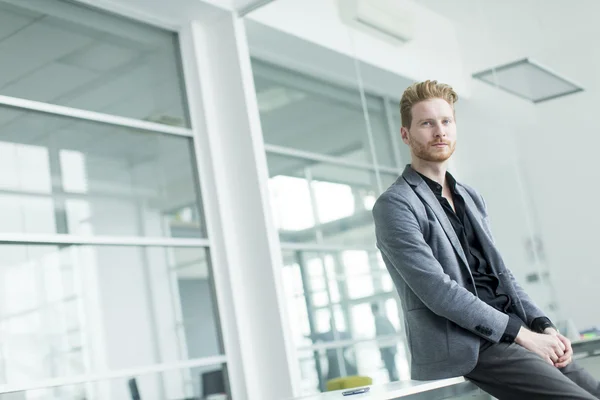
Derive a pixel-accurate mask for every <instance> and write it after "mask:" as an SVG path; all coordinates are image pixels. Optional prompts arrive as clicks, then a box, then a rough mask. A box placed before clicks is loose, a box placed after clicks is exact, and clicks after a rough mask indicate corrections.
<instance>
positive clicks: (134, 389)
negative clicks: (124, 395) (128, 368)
mask: <svg viewBox="0 0 600 400" xmlns="http://www.w3.org/2000/svg"><path fill="white" fill-rule="evenodd" d="M127 385H128V386H129V394H130V395H131V400H142V397H141V396H140V391H139V389H138V385H137V381H136V380H135V378H131V379H130V380H129V381H127Z"/></svg>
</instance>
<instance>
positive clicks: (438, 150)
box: [373, 81, 600, 400]
mask: <svg viewBox="0 0 600 400" xmlns="http://www.w3.org/2000/svg"><path fill="white" fill-rule="evenodd" d="M457 100H458V96H457V95H456V93H455V92H454V90H453V89H452V88H451V87H450V86H448V85H445V84H440V83H437V82H436V81H425V82H421V83H417V84H414V85H412V86H410V87H409V88H408V89H406V91H405V92H404V94H403V96H402V100H401V102H400V112H401V117H402V128H401V135H402V140H403V141H404V143H406V144H407V145H408V146H409V147H410V151H411V157H412V160H411V164H410V165H408V166H407V167H406V169H405V170H404V173H403V174H402V176H401V177H399V178H398V180H397V181H396V182H395V183H394V184H393V185H392V186H391V187H390V188H389V189H388V190H387V191H386V192H385V193H383V194H382V195H381V197H380V198H379V199H378V200H377V202H376V204H375V206H374V208H373V215H374V218H375V226H376V234H377V246H378V247H379V249H380V250H381V254H382V256H383V259H384V261H385V264H386V266H387V269H388V270H389V272H390V274H391V276H392V278H393V280H394V283H395V285H396V288H397V290H398V292H399V294H400V296H401V299H402V307H403V309H404V315H405V320H406V321H405V323H406V326H407V336H408V341H409V347H410V351H411V355H412V366H411V367H412V368H411V373H412V377H413V379H418V380H430V379H441V378H450V377H455V376H465V377H466V378H467V379H469V380H471V381H472V382H473V383H475V384H476V385H477V386H479V387H480V388H482V389H483V390H484V391H486V392H488V393H490V394H491V395H493V396H494V397H496V398H498V399H510V400H518V399H528V400H529V399H557V400H558V399H560V400H567V399H596V398H600V388H599V383H598V381H596V380H595V379H594V378H593V377H592V376H590V374H588V373H587V372H586V371H585V370H583V369H582V368H580V367H579V366H577V365H576V364H575V363H573V361H572V359H571V357H572V355H573V350H572V348H571V343H570V341H569V340H568V339H567V338H566V337H564V336H563V335H561V334H560V333H558V331H557V330H556V329H555V328H554V326H553V325H552V323H551V322H550V320H549V319H548V318H546V316H545V315H544V313H543V312H542V310H540V309H539V308H538V307H537V306H536V305H535V304H534V303H533V301H532V300H531V299H530V298H529V296H528V295H527V294H526V293H525V291H524V290H523V288H522V287H521V286H520V285H519V284H518V283H517V282H516V280H515V278H514V276H513V275H512V273H511V272H510V270H509V269H508V268H507V267H506V266H505V265H504V262H503V260H502V257H501V255H500V253H499V252H498V249H497V248H496V246H495V245H494V241H493V238H492V234H491V229H490V224H489V221H488V218H487V216H488V214H487V210H486V205H485V202H484V200H483V198H482V197H481V196H480V195H479V194H478V193H477V192H476V191H475V190H473V189H472V188H470V187H469V186H466V185H463V184H460V183H458V182H456V180H455V179H454V178H453V177H452V175H451V174H450V173H448V172H447V166H448V160H449V159H450V156H452V154H453V153H454V149H455V147H456V122H455V113H454V103H455V102H456V101H457ZM515 222H517V221H515Z"/></svg>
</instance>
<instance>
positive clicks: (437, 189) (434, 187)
mask: <svg viewBox="0 0 600 400" xmlns="http://www.w3.org/2000/svg"><path fill="white" fill-rule="evenodd" d="M417 174H419V175H420V176H421V178H423V180H424V181H425V183H427V186H429V188H430V189H431V191H432V192H433V193H434V194H436V195H438V196H441V195H442V185H440V184H439V183H437V182H436V181H434V180H433V179H429V178H428V177H426V176H425V175H423V174H421V173H420V172H417ZM446 180H447V181H448V185H450V190H452V193H456V179H454V177H453V176H452V174H450V172H446Z"/></svg>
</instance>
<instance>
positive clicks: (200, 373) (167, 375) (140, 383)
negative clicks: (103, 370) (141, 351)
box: [2, 365, 229, 400]
mask: <svg viewBox="0 0 600 400" xmlns="http://www.w3.org/2000/svg"><path fill="white" fill-rule="evenodd" d="M228 392H229V391H228V383H227V370H226V367H225V365H212V366H205V367H196V368H183V369H177V370H171V371H164V372H160V373H149V374H145V375H137V376H128V377H122V378H114V379H110V380H100V381H94V382H86V383H82V384H76V385H63V386H57V387H51V388H46V389H35V390H27V391H20V392H14V393H11V394H10V396H11V397H10V399H27V400H80V399H143V400H183V399H189V400H196V399H206V398H209V396H210V399H214V400H227V399H228V398H229V397H228ZM4 396H9V395H3V396H2V398H4ZM6 398H7V400H8V399H9V397H6Z"/></svg>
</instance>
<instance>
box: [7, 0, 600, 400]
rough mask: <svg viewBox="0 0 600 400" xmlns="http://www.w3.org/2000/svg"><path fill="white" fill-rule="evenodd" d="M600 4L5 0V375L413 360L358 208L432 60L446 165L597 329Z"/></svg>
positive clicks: (528, 275)
mask: <svg viewBox="0 0 600 400" xmlns="http://www.w3.org/2000/svg"><path fill="white" fill-rule="evenodd" d="M598 12H600V5H598V3H597V2H594V1H591V0H577V1H574V2H567V1H566V0H553V1H541V0H519V1H517V0H509V1H500V0H486V1H475V0H453V1H446V0H420V1H411V0H395V1H392V0H368V1H367V0H356V1H354V0H339V1H338V0H275V1H259V0H170V1H168V2H166V1H160V0H120V1H116V0H94V1H93V0H80V1H63V0H26V1H22V0H1V1H0V216H1V218H0V242H1V244H0V254H2V256H1V257H0V393H8V392H11V394H3V395H0V398H2V399H28V400H30V399H130V398H132V397H131V396H132V390H133V388H132V387H133V386H135V387H136V388H137V390H138V391H139V392H140V394H141V397H142V398H143V399H144V400H147V399H157V400H158V399H169V400H171V399H172V400H175V399H185V398H188V399H190V398H204V397H206V396H208V395H210V394H212V393H217V392H226V393H227V394H228V395H229V396H230V397H231V398H233V399H235V400H245V399H248V400H253V399H260V400H270V399H273V400H278V399H285V398H293V397H295V396H301V395H307V394H312V393H318V392H320V391H322V390H324V388H325V386H324V384H325V380H326V379H327V378H326V376H327V370H328V367H329V365H328V363H329V362H330V361H331V359H332V358H334V359H336V360H344V361H345V360H349V363H350V364H351V365H353V366H355V367H356V368H357V370H358V372H359V373H360V374H361V375H367V376H370V377H371V378H372V379H373V383H374V384H380V383H385V382H387V381H388V380H389V378H388V375H387V372H386V370H385V368H384V365H383V363H382V361H381V357H380V353H379V349H380V347H381V346H382V345H386V344H387V345H390V343H391V345H393V346H396V347H397V353H396V366H397V369H398V378H399V379H400V380H408V379H410V371H409V362H408V349H407V347H406V346H407V343H406V341H405V339H404V335H405V333H404V328H403V324H402V313H401V307H400V304H399V300H398V297H397V295H396V293H395V289H394V287H393V284H392V281H391V279H390V277H389V275H388V273H387V271H386V270H385V268H384V266H383V263H382V261H381V259H380V257H379V254H378V251H377V248H376V247H375V238H374V227H373V221H372V217H371V207H372V206H373V204H374V202H375V200H376V198H377V197H378V196H379V194H381V193H382V191H384V190H385V189H386V188H387V187H388V186H389V185H391V184H392V183H393V182H394V181H395V179H396V178H397V177H398V175H399V174H401V172H402V170H403V169H404V166H405V165H406V164H407V163H409V162H410V154H409V152H408V149H407V147H406V146H405V145H404V144H403V143H402V142H401V139H400V136H399V129H400V114H399V109H398V102H399V98H400V96H401V95H402V92H403V90H404V89H405V88H406V87H407V86H408V85H409V84H411V83H412V82H415V81H420V80H425V79H437V80H439V81H441V82H445V83H448V84H451V85H452V86H453V87H454V88H455V89H456V91H457V92H458V94H459V97H460V100H459V102H458V104H457V107H456V112H457V124H458V133H459V141H458V146H457V153H456V155H455V157H454V159H453V162H452V164H451V172H452V173H453V174H454V175H455V176H456V177H457V178H458V180H459V181H464V182H466V183H469V184H470V185H472V186H474V187H476V188H477V189H478V190H479V191H480V192H481V193H482V194H483V195H484V197H485V199H486V202H487V204H488V208H489V212H490V219H491V222H492V225H493V229H494V234H495V239H496V242H497V243H498V245H499V247H500V248H501V250H502V251H503V254H504V257H505V259H506V262H507V265H508V266H509V267H510V268H511V269H512V270H513V272H514V273H515V275H516V276H517V278H518V279H519V280H520V282H522V284H523V286H524V287H525V289H526V290H527V291H528V292H529V293H530V294H531V295H532V297H533V298H534V299H535V300H536V301H537V302H538V303H539V304H540V306H542V307H543V308H544V309H545V310H546V311H547V312H548V315H549V316H550V317H551V318H552V319H553V320H554V321H556V322H557V323H559V324H562V326H564V327H565V328H566V329H570V330H571V331H573V330H574V331H576V332H583V331H586V330H593V329H594V327H596V326H598V325H599V324H600V320H599V317H598V314H597V312H596V311H595V310H596V304H597V303H598V301H599V300H600V291H598V289H597V288H598V282H599V281H600V266H599V265H598V257H597V251H596V250H597V243H596V242H597V235H596V231H597V229H596V227H597V226H598V225H599V224H600V212H598V208H597V193H598V189H597V188H596V181H597V178H598V172H597V168H596V165H595V162H596V159H597V156H598V150H597V146H596V141H597V138H596V137H597V130H598V126H597V125H598V124H597V121H596V114H597V112H596V107H597V104H598V102H599V101H600V75H599V74H598V73H597V71H598V69H599V68H600V49H598V47H597V46H594V38H596V37H598V35H600V27H599V26H598V24H597V23H596V21H595V18H596V17H595V16H596V15H598ZM361 15H362V16H363V18H362V19H361V18H359V17H360V16H361ZM365 21H366V22H365ZM374 303H375V304H378V305H379V307H380V310H381V312H382V313H383V315H385V316H386V317H387V319H389V321H390V322H391V323H392V324H393V325H394V327H395V329H396V330H397V334H396V335H384V336H379V337H377V335H376V332H375V324H374V316H373V313H372V312H371V305H372V304H374ZM327 333H330V334H331V335H330V336H329V339H327V340H318V338H319V337H325V336H323V335H326V334H327ZM319 335H321V336H319ZM339 367H340V368H341V371H340V373H341V374H342V375H344V374H349V372H350V371H346V362H341V363H340V365H339ZM9 396H11V397H9Z"/></svg>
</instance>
